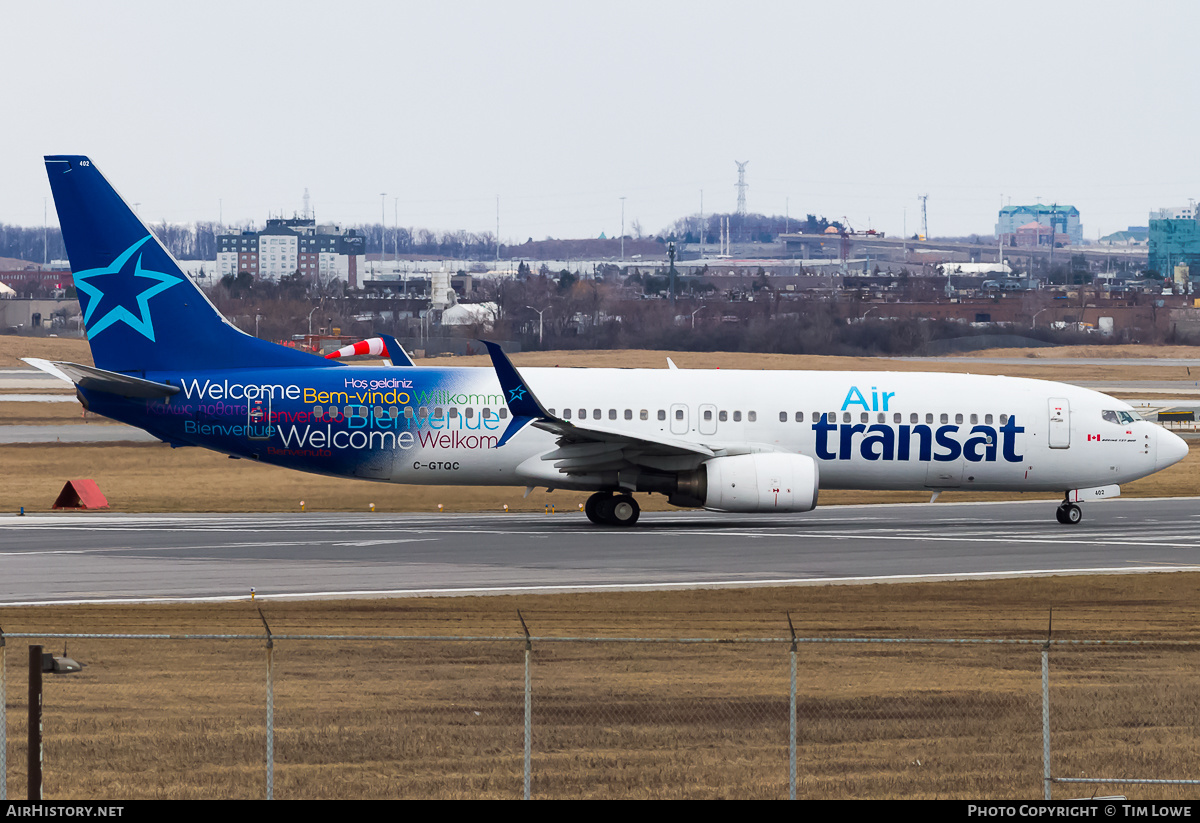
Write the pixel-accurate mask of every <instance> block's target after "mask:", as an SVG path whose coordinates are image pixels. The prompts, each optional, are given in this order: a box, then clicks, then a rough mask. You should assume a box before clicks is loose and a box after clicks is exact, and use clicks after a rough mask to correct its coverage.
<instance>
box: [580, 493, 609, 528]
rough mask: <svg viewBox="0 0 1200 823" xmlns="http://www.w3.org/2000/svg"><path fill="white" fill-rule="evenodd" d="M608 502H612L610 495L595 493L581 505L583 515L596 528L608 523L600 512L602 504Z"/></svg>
mask: <svg viewBox="0 0 1200 823" xmlns="http://www.w3.org/2000/svg"><path fill="white" fill-rule="evenodd" d="M610 500H612V495H611V494H609V493H608V492H596V493H595V494H593V495H592V496H591V497H589V498H588V499H587V502H586V503H584V504H583V513H584V514H586V515H587V519H588V520H591V521H592V522H593V523H595V524H596V525H597V526H603V525H606V524H607V522H608V521H607V520H605V519H604V518H603V516H602V515H601V511H602V509H603V506H604V504H605V503H606V502H608V501H610Z"/></svg>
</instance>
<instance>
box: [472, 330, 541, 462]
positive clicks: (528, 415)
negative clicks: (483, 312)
mask: <svg viewBox="0 0 1200 823" xmlns="http://www.w3.org/2000/svg"><path fill="white" fill-rule="evenodd" d="M479 342H481V343H483V345H485V346H487V350H488V354H489V355H491V358H492V368H494V369H495V370H496V377H497V379H499V381H500V388H502V389H503V390H504V396H505V401H506V402H507V404H508V410H509V411H510V412H512V422H510V423H509V424H508V428H506V429H505V430H504V434H503V436H501V438H500V442H498V443H497V444H496V448H499V447H500V446H503V445H504V444H505V443H507V442H508V441H509V440H511V439H512V437H513V436H514V435H515V434H516V433H517V432H519V431H520V430H521V429H523V428H525V427H526V426H528V425H529V424H530V423H532V422H534V421H535V420H553V419H555V418H553V417H551V416H550V414H549V413H548V412H547V411H546V409H545V408H544V407H543V406H542V404H541V403H540V402H539V401H538V399H537V398H536V397H535V396H534V394H533V392H532V391H530V390H529V388H528V387H527V386H526V385H525V380H524V379H523V378H522V377H521V375H520V373H519V372H518V371H517V369H516V367H515V366H514V365H513V364H512V361H511V360H509V359H508V355H507V354H505V353H504V349H502V348H500V346H499V345H498V344H496V343H492V342H491V341H488V340H480V341H479Z"/></svg>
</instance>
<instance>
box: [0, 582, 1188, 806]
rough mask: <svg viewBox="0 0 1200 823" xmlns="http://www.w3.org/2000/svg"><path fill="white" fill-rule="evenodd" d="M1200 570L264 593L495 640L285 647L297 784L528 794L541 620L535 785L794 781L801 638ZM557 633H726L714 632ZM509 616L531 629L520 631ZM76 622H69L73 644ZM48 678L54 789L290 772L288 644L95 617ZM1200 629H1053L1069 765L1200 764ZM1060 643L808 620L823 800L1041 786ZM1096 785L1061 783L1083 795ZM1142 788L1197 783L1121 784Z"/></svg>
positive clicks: (163, 785)
mask: <svg viewBox="0 0 1200 823" xmlns="http://www.w3.org/2000/svg"><path fill="white" fill-rule="evenodd" d="M1197 583H1200V576H1198V575H1195V574H1187V573H1181V574H1170V575H1167V574H1153V575H1133V576H1101V577H1083V576H1075V577H1072V576H1066V577H1053V578H1041V579H1026V580H994V581H978V582H970V583H960V584H955V585H946V584H940V583H939V584H935V583H912V584H895V585H874V586H812V587H793V588H763V589H750V590H741V591H738V590H697V591H687V592H657V593H653V592H652V593H596V594H571V595H541V596H535V595H530V596H511V597H486V598H477V597H476V598H427V599H416V598H414V599H399V600H377V601H368V600H362V601H347V602H333V603H327V602H302V603H296V602H272V601H269V600H268V601H265V602H260V603H259V604H257V606H258V607H261V609H262V611H263V613H264V615H265V616H266V619H267V620H268V621H269V622H270V625H271V629H272V631H273V632H274V633H275V634H276V635H296V634H309V633H329V634H337V635H346V634H360V633H374V632H379V633H384V634H389V635H399V636H408V637H412V636H419V635H425V636H429V635H437V636H457V637H476V638H478V637H493V638H500V639H492V640H479V639H475V640H470V639H464V640H462V641H448V640H412V639H403V637H398V638H397V639H395V640H389V641H383V642H379V641H372V642H368V641H353V640H345V641H328V642H317V641H312V640H301V639H296V640H290V639H280V640H277V641H276V643H275V661H274V662H275V717H276V732H275V745H276V775H275V796H276V797H280V798H351V797H439V798H457V797H496V798H505V797H508V798H516V797H519V796H520V794H521V757H522V755H521V752H522V722H523V716H522V700H523V696H522V685H523V665H524V658H523V654H524V642H523V640H522V639H520V638H521V629H520V623H519V622H518V619H517V611H518V610H520V611H521V613H522V614H523V615H524V618H525V620H526V621H527V623H528V624H529V627H530V630H531V632H532V633H533V635H534V636H535V638H539V639H535V640H534V643H533V653H532V660H533V663H532V678H533V686H532V689H533V707H534V708H533V729H534V732H533V774H534V780H533V795H534V796H535V797H547V798H548V797H641V798H675V797H692V798H698V797H712V798H715V797H728V798H739V797H753V798H778V797H786V795H787V728H788V727H787V718H788V714H787V711H788V710H787V706H788V703H787V695H788V678H789V654H788V644H787V643H786V642H776V643H771V644H764V643H751V642H746V641H749V640H751V639H759V638H786V637H787V636H788V629H787V619H786V615H787V614H789V613H790V614H791V617H792V620H793V622H794V623H795V626H796V631H797V634H798V636H800V637H801V638H823V639H830V638H869V637H882V638H918V639H944V638H977V639H987V640H995V639H1033V640H1037V639H1039V638H1042V637H1044V636H1045V634H1046V630H1047V623H1048V617H1049V610H1050V609H1051V608H1053V609H1054V634H1055V637H1056V638H1059V639H1064V640H1078V639H1098V640H1117V639H1142V640H1150V641H1153V640H1162V639H1164V638H1169V639H1172V640H1188V641H1200V619H1198V618H1200V602H1198V601H1197V599H1196V598H1195V596H1194V592H1195V589H1196V585H1197ZM0 625H3V627H4V629H5V630H6V631H8V632H30V631H43V632H48V633H49V632H55V633H67V632H89V633H105V632H124V633H129V632H155V633H193V634H199V633H205V634H208V633H229V634H256V635H261V634H262V623H261V622H260V619H259V616H258V613H257V610H256V607H255V605H252V604H250V603H237V604H224V605H201V604H193V605H178V606H145V607H138V608H131V607H123V606H112V607H96V606H92V607H74V608H61V607H59V608H49V607H30V608H20V609H14V608H6V609H0ZM553 637H593V638H605V637H607V638H621V637H658V638H679V637H706V638H710V639H717V640H721V641H723V642H720V643H715V644H711V643H710V644H705V645H701V644H679V643H663V644H648V643H630V642H620V641H617V640H610V641H607V642H605V641H601V640H594V641H590V642H577V643H562V642H554V641H551V640H546V639H540V638H553ZM504 638H506V639H504ZM27 642H30V641H27V640H25V639H24V638H22V639H20V640H16V639H9V641H8V646H7V652H8V655H9V664H8V673H9V684H10V685H9V700H8V708H9V717H8V719H9V730H10V742H9V780H10V797H12V796H18V794H17V792H18V791H19V787H23V785H24V775H25V771H24V769H25V763H26V756H25V751H24V748H23V735H24V726H23V722H24V720H23V709H24V696H23V692H22V691H21V690H20V689H18V688H14V686H15V685H16V684H17V683H18V682H20V680H21V679H22V678H23V675H24V670H25V657H24V651H25V645H26V643H27ZM62 642H63V641H53V640H47V641H46V644H47V646H48V647H50V648H54V649H58V648H60V646H61V644H62ZM67 644H68V645H67V650H68V651H69V652H70V654H71V655H72V656H73V657H76V658H78V659H80V660H82V661H83V662H85V663H86V664H87V666H86V667H85V669H84V670H83V672H82V673H80V674H77V675H70V676H48V679H47V687H46V710H45V727H46V747H45V748H46V779H45V785H46V796H47V798H51V799H64V798H107V799H126V798H137V797H160V798H178V799H182V798H252V797H261V796H263V794H264V792H265V766H264V751H265V729H264V725H263V724H264V717H265V666H266V663H265V661H266V649H265V643H264V642H263V641H262V640H261V639H260V640H226V641H215V640H189V641H184V640H147V641H141V642H131V641H121V640H112V639H95V640H80V639H76V640H69V641H67ZM1197 651H1200V647H1166V646H1147V647H1128V646H1125V647H1107V648H1088V649H1078V648H1070V647H1055V648H1054V649H1053V650H1052V651H1051V683H1052V687H1051V706H1052V710H1051V712H1052V738H1053V740H1052V748H1053V751H1054V762H1055V763H1056V765H1057V767H1056V772H1055V773H1056V774H1058V775H1060V776H1079V775H1089V776H1112V777H1128V776H1137V777H1151V778H1164V777H1166V778H1171V777H1176V778H1177V777H1189V776H1191V775H1192V773H1194V769H1195V762H1196V756H1197V754H1200V747H1198V745H1197V743H1198V741H1197V731H1196V727H1195V723H1194V718H1195V716H1196V711H1197V710H1198V709H1200V705H1197V689H1196V688H1195V669H1196V654H1197ZM1040 688H1041V683H1040V648H1039V644H1037V643H1034V644H1030V645H1012V646H997V645H983V646H952V645H937V644H933V643H918V644H914V645H904V646H900V645H894V644H888V645H874V646H868V645H864V644H853V645H852V644H837V643H802V644H801V645H800V646H799V651H798V684H797V695H798V747H799V754H798V761H799V774H800V796H801V797H835V798H846V797H876V798H921V797H924V798H930V797H959V798H996V799H1003V798H1008V799H1013V798H1036V797H1040V796H1041V782H1040V777H1041V726H1040V722H1041V721H1040V718H1041V703H1040ZM1091 788H1092V787H1087V788H1086V789H1085V788H1081V787H1075V788H1066V787H1058V788H1056V789H1055V796H1056V797H1069V796H1079V795H1081V794H1087V793H1090V792H1091ZM1122 791H1124V792H1126V793H1127V794H1128V796H1130V797H1131V798H1138V799H1158V798H1179V797H1187V796H1190V794H1189V793H1188V791H1187V790H1184V791H1182V792H1181V791H1180V790H1179V789H1175V788H1169V787H1149V786H1128V787H1122Z"/></svg>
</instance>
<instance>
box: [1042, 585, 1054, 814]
mask: <svg viewBox="0 0 1200 823" xmlns="http://www.w3.org/2000/svg"><path fill="white" fill-rule="evenodd" d="M1053 629H1054V609H1051V610H1050V623H1049V624H1048V626H1047V627H1046V644H1045V645H1044V646H1042V792H1043V795H1044V799H1045V800H1046V801H1049V800H1050V635H1051V632H1052V631H1053Z"/></svg>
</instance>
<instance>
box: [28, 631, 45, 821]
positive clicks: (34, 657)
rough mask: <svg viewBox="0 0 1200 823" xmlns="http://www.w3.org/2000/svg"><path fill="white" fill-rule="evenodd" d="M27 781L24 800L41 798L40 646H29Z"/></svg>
mask: <svg viewBox="0 0 1200 823" xmlns="http://www.w3.org/2000/svg"><path fill="white" fill-rule="evenodd" d="M27 732H28V739H29V746H28V754H29V781H28V785H27V787H26V798H25V799H26V800H29V801H34V802H36V801H40V800H41V799H42V647H41V646H30V647H29V728H28V730H27Z"/></svg>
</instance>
